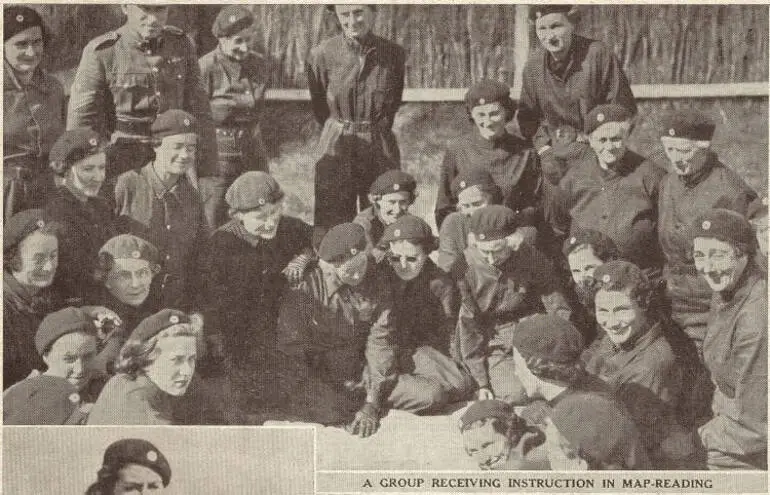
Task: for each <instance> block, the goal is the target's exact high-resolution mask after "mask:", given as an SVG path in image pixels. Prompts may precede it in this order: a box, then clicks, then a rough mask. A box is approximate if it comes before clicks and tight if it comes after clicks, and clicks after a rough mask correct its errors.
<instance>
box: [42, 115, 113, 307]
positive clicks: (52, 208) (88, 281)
mask: <svg viewBox="0 0 770 495" xmlns="http://www.w3.org/2000/svg"><path fill="white" fill-rule="evenodd" d="M50 158H51V167H52V168H53V169H54V172H55V173H56V174H57V175H58V176H59V177H61V178H62V179H63V184H62V185H60V186H59V187H58V188H57V192H56V194H55V195H54V196H53V197H51V198H49V199H48V201H47V203H46V205H45V212H46V214H47V215H48V216H49V217H50V218H51V219H52V220H55V221H56V222H57V223H59V224H60V225H61V227H60V229H59V269H58V271H57V273H56V279H55V281H54V286H55V287H56V289H57V290H58V291H59V292H60V294H61V295H62V296H63V297H64V298H65V299H66V300H67V302H68V303H69V304H71V305H74V306H80V305H82V304H84V301H88V300H91V299H93V296H94V294H95V292H96V291H97V289H98V285H97V284H96V282H95V281H94V279H93V264H94V261H95V260H96V256H97V253H98V252H99V248H100V247H101V246H102V244H104V243H105V242H106V241H107V239H109V238H110V237H112V236H114V235H115V234H116V233H117V232H116V225H115V221H114V216H113V213H112V208H111V206H110V205H109V203H108V202H107V201H106V200H105V199H103V198H102V197H100V196H99V192H100V191H101V188H102V184H104V178H105V170H106V162H107V158H106V152H105V143H104V142H103V141H102V140H101V139H100V137H99V134H98V133H96V132H95V131H93V130H91V129H88V128H85V127H82V128H78V129H72V130H70V131H66V132H65V133H64V134H62V135H61V136H60V137H59V139H58V140H57V141H56V143H55V144H54V147H53V149H52V150H51V157H50Z"/></svg>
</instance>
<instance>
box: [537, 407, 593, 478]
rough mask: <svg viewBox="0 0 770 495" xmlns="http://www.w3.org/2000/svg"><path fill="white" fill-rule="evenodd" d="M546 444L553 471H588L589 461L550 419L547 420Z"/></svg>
mask: <svg viewBox="0 0 770 495" xmlns="http://www.w3.org/2000/svg"><path fill="white" fill-rule="evenodd" d="M546 422H547V426H546V429H545V445H546V447H547V450H548V462H549V463H550V464H551V470H552V471H587V470H588V463H587V462H586V461H585V460H583V459H582V458H581V457H580V453H579V451H578V449H577V448H575V447H574V446H573V445H572V444H570V443H569V441H568V440H567V439H566V438H564V436H562V434H561V433H559V430H558V429H557V428H556V426H555V425H554V424H553V421H551V420H550V419H547V420H546Z"/></svg>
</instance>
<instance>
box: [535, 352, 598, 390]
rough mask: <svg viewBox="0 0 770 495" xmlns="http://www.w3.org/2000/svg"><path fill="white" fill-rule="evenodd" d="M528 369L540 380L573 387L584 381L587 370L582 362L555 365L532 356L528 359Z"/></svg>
mask: <svg viewBox="0 0 770 495" xmlns="http://www.w3.org/2000/svg"><path fill="white" fill-rule="evenodd" d="M526 363H527V368H529V371H531V372H532V374H533V375H535V376H536V377H538V378H541V379H543V380H550V381H554V382H558V383H560V384H566V385H571V384H573V383H575V382H577V381H580V380H581V379H583V378H584V377H585V375H586V371H585V368H584V367H583V364H582V363H581V362H580V361H577V362H575V363H573V364H561V363H554V362H553V361H549V360H547V359H543V358H539V357H534V356H530V357H528V358H526Z"/></svg>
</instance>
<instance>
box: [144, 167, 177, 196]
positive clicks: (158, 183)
mask: <svg viewBox="0 0 770 495" xmlns="http://www.w3.org/2000/svg"><path fill="white" fill-rule="evenodd" d="M144 176H145V177H146V178H147V182H149V183H150V187H151V188H152V192H153V194H154V195H155V197H156V198H158V199H163V198H164V197H165V196H166V194H173V195H174V196H176V193H177V191H178V190H179V186H180V185H181V184H182V181H184V180H185V175H184V174H182V175H180V176H179V179H177V181H176V183H174V185H172V186H171V187H166V185H165V184H164V183H163V181H162V180H161V179H160V176H159V175H158V172H156V171H155V167H154V166H153V162H150V163H148V164H147V165H145V167H144Z"/></svg>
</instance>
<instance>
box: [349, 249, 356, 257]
mask: <svg viewBox="0 0 770 495" xmlns="http://www.w3.org/2000/svg"><path fill="white" fill-rule="evenodd" d="M350 254H352V255H353V256H355V255H357V254H358V249H356V248H350Z"/></svg>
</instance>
